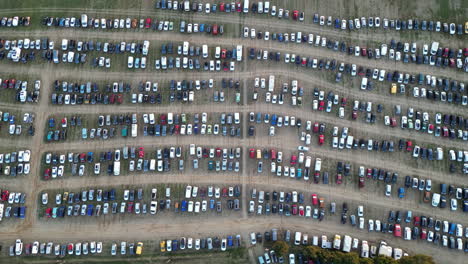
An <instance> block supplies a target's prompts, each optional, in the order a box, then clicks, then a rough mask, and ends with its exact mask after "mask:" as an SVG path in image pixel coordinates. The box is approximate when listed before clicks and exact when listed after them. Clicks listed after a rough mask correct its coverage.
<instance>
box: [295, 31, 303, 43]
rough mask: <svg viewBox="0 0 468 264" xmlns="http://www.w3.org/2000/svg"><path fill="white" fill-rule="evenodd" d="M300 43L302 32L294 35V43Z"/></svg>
mask: <svg viewBox="0 0 468 264" xmlns="http://www.w3.org/2000/svg"><path fill="white" fill-rule="evenodd" d="M301 42H302V32H300V31H299V32H297V34H296V43H301Z"/></svg>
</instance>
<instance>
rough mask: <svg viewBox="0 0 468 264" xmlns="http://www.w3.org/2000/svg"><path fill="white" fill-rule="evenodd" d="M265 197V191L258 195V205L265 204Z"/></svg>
mask: <svg viewBox="0 0 468 264" xmlns="http://www.w3.org/2000/svg"><path fill="white" fill-rule="evenodd" d="M264 197H265V192H264V191H260V192H259V193H258V203H263V199H264Z"/></svg>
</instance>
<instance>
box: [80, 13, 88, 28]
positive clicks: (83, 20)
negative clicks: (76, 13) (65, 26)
mask: <svg viewBox="0 0 468 264" xmlns="http://www.w3.org/2000/svg"><path fill="white" fill-rule="evenodd" d="M81 27H84V28H86V27H88V15H86V14H82V15H81Z"/></svg>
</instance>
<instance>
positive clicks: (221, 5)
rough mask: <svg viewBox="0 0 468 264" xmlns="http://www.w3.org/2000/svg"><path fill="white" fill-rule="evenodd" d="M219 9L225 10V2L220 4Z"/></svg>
mask: <svg viewBox="0 0 468 264" xmlns="http://www.w3.org/2000/svg"><path fill="white" fill-rule="evenodd" d="M219 11H221V12H224V11H225V10H224V3H221V4H219Z"/></svg>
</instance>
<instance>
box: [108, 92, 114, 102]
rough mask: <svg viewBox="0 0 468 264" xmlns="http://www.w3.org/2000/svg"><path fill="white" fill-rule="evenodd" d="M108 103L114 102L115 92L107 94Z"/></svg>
mask: <svg viewBox="0 0 468 264" xmlns="http://www.w3.org/2000/svg"><path fill="white" fill-rule="evenodd" d="M109 103H110V104H113V103H115V94H111V95H110V96H109Z"/></svg>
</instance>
